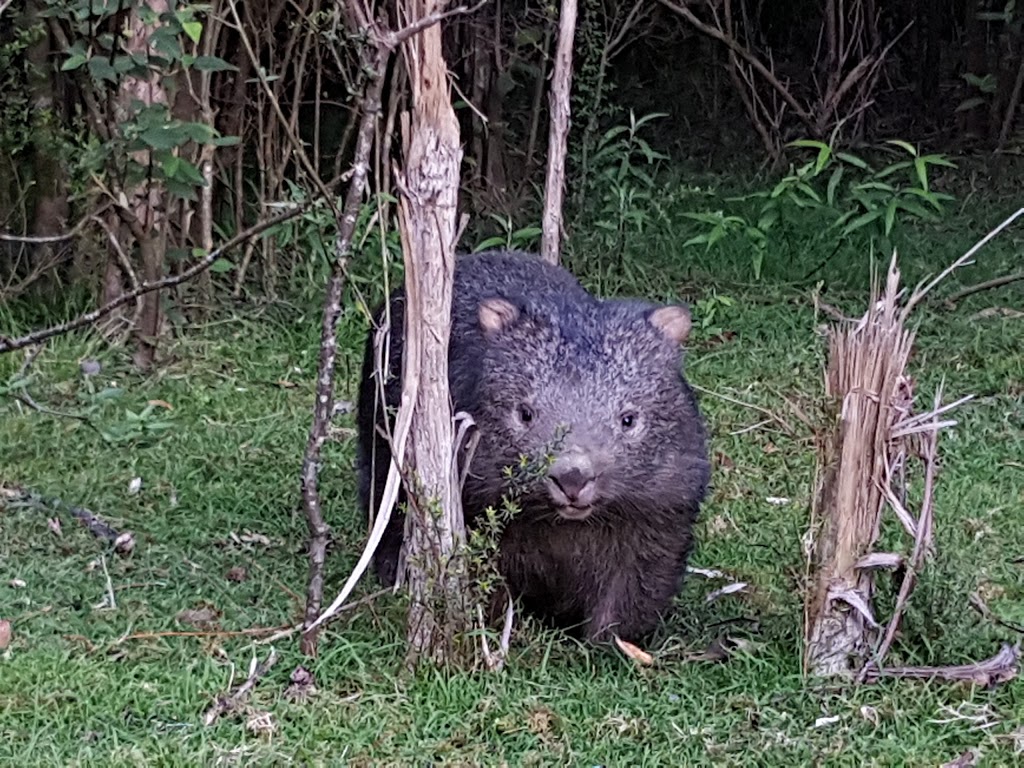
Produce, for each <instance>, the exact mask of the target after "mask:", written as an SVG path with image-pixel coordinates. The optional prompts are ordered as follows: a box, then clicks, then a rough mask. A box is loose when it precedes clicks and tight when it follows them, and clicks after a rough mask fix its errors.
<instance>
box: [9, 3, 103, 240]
mask: <svg viewBox="0 0 1024 768" xmlns="http://www.w3.org/2000/svg"><path fill="white" fill-rule="evenodd" d="M6 5H7V4H6V3H4V4H3V5H0V13H2V12H3V8H4V7H6ZM89 218H90V217H88V216H87V217H85V218H84V219H82V220H81V221H79V222H78V223H77V224H75V226H73V227H72V228H71V229H69V230H68V231H67V232H63V233H61V234H59V235H12V234H10V233H9V232H0V240H2V241H4V242H8V243H27V244H31V245H36V244H38V245H45V244H46V243H62V242H64V241H65V240H72V239H74V238H75V236H76V235H78V233H79V232H81V231H82V230H83V229H84V228H85V225H86V224H88V223H89Z"/></svg>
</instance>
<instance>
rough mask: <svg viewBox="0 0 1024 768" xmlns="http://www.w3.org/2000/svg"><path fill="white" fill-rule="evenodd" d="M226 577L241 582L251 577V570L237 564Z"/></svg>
mask: <svg viewBox="0 0 1024 768" xmlns="http://www.w3.org/2000/svg"><path fill="white" fill-rule="evenodd" d="M224 578H225V579H227V580H228V581H235V582H241V581H245V580H246V579H247V578H249V572H248V571H247V570H246V569H245V567H244V566H241V565H236V566H235V567H234V568H232V569H231V570H229V571H228V572H227V573H226V574H224Z"/></svg>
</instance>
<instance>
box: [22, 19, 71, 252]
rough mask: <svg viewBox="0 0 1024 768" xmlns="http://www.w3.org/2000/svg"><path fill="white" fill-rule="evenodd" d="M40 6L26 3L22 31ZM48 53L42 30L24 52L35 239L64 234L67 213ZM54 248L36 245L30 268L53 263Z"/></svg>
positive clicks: (30, 24)
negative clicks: (29, 111) (30, 130)
mask: <svg viewBox="0 0 1024 768" xmlns="http://www.w3.org/2000/svg"><path fill="white" fill-rule="evenodd" d="M43 5H44V4H42V3H40V2H38V1H34V2H30V3H29V4H28V9H27V11H26V14H25V28H26V29H28V28H31V27H34V26H35V25H36V24H37V23H39V22H40V21H41V19H40V17H39V14H40V12H41V11H42V10H43V8H42V6H43ZM52 54H53V51H52V49H51V46H50V36H49V34H48V33H46V32H45V31H44V34H42V35H41V36H40V37H39V39H38V41H37V42H36V43H34V44H33V45H32V46H30V47H29V48H28V49H27V51H26V52H25V55H26V58H27V59H28V62H29V65H30V66H29V67H28V86H29V108H30V110H31V113H32V178H33V181H34V182H35V184H34V190H33V195H32V213H31V220H30V221H29V222H26V223H27V225H28V228H29V231H30V232H31V234H33V235H38V236H47V235H57V234H59V233H61V232H62V231H64V228H65V226H66V225H67V219H68V213H69V209H68V199H67V189H66V183H65V178H64V169H63V167H62V166H61V161H60V160H61V152H60V149H59V146H58V140H57V125H58V122H57V117H56V114H55V111H54V110H55V108H56V103H55V101H56V100H55V98H54V80H53V62H52V60H51V56H52ZM58 247H60V246H55V245H53V244H49V243H44V244H40V245H39V246H37V248H36V251H35V253H34V255H33V259H32V261H33V267H40V266H42V265H44V264H53V263H54V257H55V253H54V251H55V250H56V248H58Z"/></svg>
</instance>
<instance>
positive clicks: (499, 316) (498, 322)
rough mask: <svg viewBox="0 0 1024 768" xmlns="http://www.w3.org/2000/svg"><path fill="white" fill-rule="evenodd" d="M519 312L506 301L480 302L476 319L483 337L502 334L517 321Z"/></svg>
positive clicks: (495, 299)
mask: <svg viewBox="0 0 1024 768" xmlns="http://www.w3.org/2000/svg"><path fill="white" fill-rule="evenodd" d="M519 315H520V310H519V307H517V306H516V305H515V304H513V303H512V302H511V301H509V300H508V299H500V298H493V299H484V300H483V301H481V302H480V307H479V309H478V310H477V317H478V319H479V320H480V328H481V330H483V332H484V335H485V336H497V335H498V334H500V333H504V332H505V331H507V330H508V329H509V328H511V327H512V326H513V325H515V324H516V322H517V321H518V320H519Z"/></svg>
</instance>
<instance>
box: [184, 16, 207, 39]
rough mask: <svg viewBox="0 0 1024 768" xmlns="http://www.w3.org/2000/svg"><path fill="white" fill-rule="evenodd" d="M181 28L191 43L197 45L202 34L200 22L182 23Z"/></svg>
mask: <svg viewBox="0 0 1024 768" xmlns="http://www.w3.org/2000/svg"><path fill="white" fill-rule="evenodd" d="M181 28H182V29H183V30H185V34H186V35H188V36H189V38H191V40H192V42H193V43H198V42H199V38H200V37H202V34H203V23H202V22H201V21H183V22H182V23H181Z"/></svg>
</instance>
